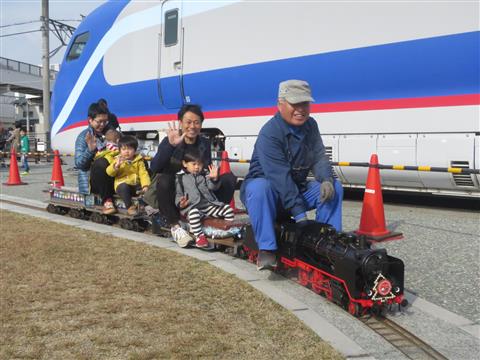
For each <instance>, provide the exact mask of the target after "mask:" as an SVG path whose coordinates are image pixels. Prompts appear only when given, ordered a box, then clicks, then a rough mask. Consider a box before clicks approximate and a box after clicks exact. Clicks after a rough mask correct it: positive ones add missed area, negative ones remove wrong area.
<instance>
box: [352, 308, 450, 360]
mask: <svg viewBox="0 0 480 360" xmlns="http://www.w3.org/2000/svg"><path fill="white" fill-rule="evenodd" d="M360 321H362V322H363V323H364V324H365V325H367V326H368V327H369V328H370V329H371V330H373V331H375V332H376V333H377V334H379V335H380V336H382V337H383V338H384V339H385V340H387V341H388V342H389V343H390V344H392V345H393V346H394V347H395V348H396V349H398V350H399V351H401V352H402V353H403V354H404V355H405V356H407V357H408V358H409V359H412V360H424V359H436V360H446V359H447V358H446V357H445V356H443V355H442V354H440V353H439V352H438V351H437V350H435V349H434V348H432V347H431V346H430V345H428V344H427V343H425V342H424V341H422V340H420V339H419V338H418V337H416V336H415V335H413V334H412V333H410V332H409V331H407V330H405V329H404V328H402V327H401V326H400V325H398V324H396V323H395V322H393V321H392V320H389V319H387V318H385V317H381V316H379V317H375V316H364V317H362V318H360Z"/></svg>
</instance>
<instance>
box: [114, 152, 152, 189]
mask: <svg viewBox="0 0 480 360" xmlns="http://www.w3.org/2000/svg"><path fill="white" fill-rule="evenodd" d="M105 158H106V159H107V160H108V162H109V163H110V165H109V166H108V167H107V174H108V175H109V176H111V177H114V178H115V183H114V186H115V190H116V189H117V186H118V185H120V184H122V183H126V184H128V185H138V184H140V186H141V187H142V188H143V187H145V186H149V185H150V176H149V175H148V172H147V169H146V168H145V163H144V162H143V157H142V155H137V156H136V157H135V158H134V159H133V160H132V161H131V162H127V161H124V162H123V163H122V164H121V165H120V167H119V168H118V170H117V169H115V160H116V156H112V154H107V155H105Z"/></svg>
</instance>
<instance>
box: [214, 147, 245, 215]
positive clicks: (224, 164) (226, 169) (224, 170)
mask: <svg viewBox="0 0 480 360" xmlns="http://www.w3.org/2000/svg"><path fill="white" fill-rule="evenodd" d="M231 172H232V170H230V163H229V162H228V152H226V151H222V161H221V162H220V170H219V172H218V174H219V175H220V176H221V175H223V174H229V173H231ZM230 207H231V208H232V210H233V212H234V213H235V214H238V213H241V212H242V210H239V209H237V208H236V206H235V196H234V197H232V200H231V201H230Z"/></svg>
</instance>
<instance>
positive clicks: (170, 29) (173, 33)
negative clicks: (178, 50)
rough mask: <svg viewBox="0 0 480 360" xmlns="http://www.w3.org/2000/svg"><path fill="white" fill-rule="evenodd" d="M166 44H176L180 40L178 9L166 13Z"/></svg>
mask: <svg viewBox="0 0 480 360" xmlns="http://www.w3.org/2000/svg"><path fill="white" fill-rule="evenodd" d="M164 39H165V40H164V43H165V46H172V45H175V44H176V43H177V41H178V9H175V10H171V11H167V12H166V13H165V38H164Z"/></svg>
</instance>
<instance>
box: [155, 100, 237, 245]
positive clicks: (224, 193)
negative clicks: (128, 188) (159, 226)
mask: <svg viewBox="0 0 480 360" xmlns="http://www.w3.org/2000/svg"><path fill="white" fill-rule="evenodd" d="M203 120H204V115H203V112H202V109H201V108H200V106H198V105H193V104H188V105H184V106H183V107H182V108H181V109H180V111H179V112H178V121H179V127H178V128H177V125H176V124H175V123H173V124H169V128H168V131H167V136H166V137H165V138H164V139H163V141H162V142H161V143H160V145H159V146H158V151H157V154H156V155H155V157H154V158H153V159H152V161H151V163H150V169H151V171H152V173H153V174H158V175H157V177H158V178H157V179H156V193H157V199H156V200H157V204H155V205H156V206H154V207H158V209H159V211H160V213H161V214H162V215H163V217H164V218H165V219H166V221H167V223H168V224H169V225H170V226H171V231H172V237H173V239H174V240H175V241H176V242H177V244H178V245H179V246H181V247H185V246H187V245H188V244H189V243H190V242H191V241H192V240H193V239H192V237H191V236H190V235H189V234H188V233H187V232H186V231H185V230H183V229H182V228H181V226H180V225H179V220H180V214H179V212H178V209H177V207H176V205H175V174H176V173H177V172H178V171H180V170H182V159H183V155H184V153H185V151H186V150H188V149H192V148H195V149H198V151H199V152H200V153H201V154H202V158H203V160H204V167H205V168H206V169H207V168H208V165H210V164H211V163H212V157H211V145H210V141H209V140H208V139H207V138H205V137H202V136H201V135H200V132H201V130H202V122H203ZM219 181H220V182H221V184H222V186H221V187H220V189H221V190H219V192H216V193H215V194H216V196H217V198H218V199H219V200H220V201H222V202H224V203H227V204H228V203H229V202H230V201H231V199H232V197H233V193H234V191H235V182H236V178H235V176H233V175H232V174H225V175H222V176H220V178H219ZM150 205H152V206H153V205H154V204H150Z"/></svg>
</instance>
